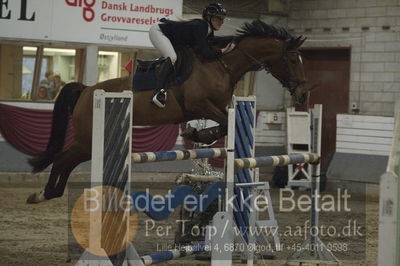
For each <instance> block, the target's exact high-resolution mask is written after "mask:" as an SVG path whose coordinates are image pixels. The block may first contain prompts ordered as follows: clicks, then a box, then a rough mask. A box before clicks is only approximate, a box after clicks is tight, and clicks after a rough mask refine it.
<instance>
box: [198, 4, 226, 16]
mask: <svg viewBox="0 0 400 266" xmlns="http://www.w3.org/2000/svg"><path fill="white" fill-rule="evenodd" d="M212 16H215V17H219V18H222V19H224V18H225V17H226V9H225V8H224V6H223V5H222V4H220V3H212V4H209V5H208V6H206V7H205V8H204V9H203V19H204V20H207V18H208V19H210V18H211V17H212Z"/></svg>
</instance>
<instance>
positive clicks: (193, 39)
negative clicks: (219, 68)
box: [149, 3, 234, 108]
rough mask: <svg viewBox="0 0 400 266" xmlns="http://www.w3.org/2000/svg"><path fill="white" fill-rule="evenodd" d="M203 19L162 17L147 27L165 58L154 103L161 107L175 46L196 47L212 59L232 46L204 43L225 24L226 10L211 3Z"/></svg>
mask: <svg viewBox="0 0 400 266" xmlns="http://www.w3.org/2000/svg"><path fill="white" fill-rule="evenodd" d="M202 17H203V19H193V20H189V21H172V20H167V19H165V18H163V19H161V23H159V24H156V25H153V26H152V27H151V28H150V31H149V35H150V41H151V43H152V44H153V45H154V47H155V48H157V50H158V51H159V52H160V53H161V55H162V56H163V57H165V58H166V60H165V61H164V62H163V63H162V65H161V66H160V69H159V76H158V81H157V88H156V89H157V92H156V94H155V95H154V97H153V102H154V103H155V104H156V105H157V106H158V107H160V108H164V107H165V102H166V100H167V93H166V89H165V85H166V80H167V77H168V75H169V74H170V73H171V72H172V70H173V69H174V64H175V61H176V59H177V57H176V52H175V49H174V48H176V47H184V46H189V47H197V48H198V49H199V50H198V51H199V52H200V54H201V55H202V56H203V57H204V58H206V59H212V58H215V57H217V56H220V55H221V54H223V53H227V52H229V51H231V50H232V49H233V48H234V45H233V44H228V45H227V46H226V47H225V48H222V49H217V50H213V49H210V48H209V46H208V44H207V39H208V38H209V37H213V36H214V31H215V30H219V29H220V28H221V26H222V24H223V23H224V19H225V17H226V10H225V8H224V7H223V6H222V4H220V3H213V4H209V5H208V6H206V7H205V8H204V10H203V16H202Z"/></svg>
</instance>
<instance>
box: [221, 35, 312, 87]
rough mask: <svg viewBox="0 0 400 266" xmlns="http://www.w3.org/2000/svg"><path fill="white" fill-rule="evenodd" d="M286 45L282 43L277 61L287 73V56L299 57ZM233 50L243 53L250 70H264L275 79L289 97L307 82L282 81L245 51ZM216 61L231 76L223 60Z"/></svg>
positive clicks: (264, 64) (295, 51)
mask: <svg viewBox="0 0 400 266" xmlns="http://www.w3.org/2000/svg"><path fill="white" fill-rule="evenodd" d="M287 45H288V44H287V42H284V46H283V51H282V55H281V56H280V58H279V60H283V63H284V66H285V72H286V73H289V63H288V54H290V53H296V54H298V55H299V56H300V52H299V51H297V50H288V49H287ZM235 49H236V50H238V51H240V52H241V53H243V54H244V55H245V56H246V58H247V59H248V60H249V61H250V63H251V64H252V67H251V69H252V70H255V71H260V70H263V69H264V70H265V71H266V72H267V73H270V74H271V75H272V76H273V77H275V78H276V79H277V80H279V82H280V83H281V84H282V86H283V87H286V88H287V89H288V90H289V92H290V95H293V94H294V93H295V91H296V88H297V87H298V86H299V85H301V84H303V83H306V82H307V81H306V80H293V79H291V78H289V80H284V79H282V78H281V77H279V76H276V75H274V74H273V73H272V72H271V70H270V66H268V65H267V64H266V63H263V62H261V61H260V60H258V59H257V58H255V57H254V56H252V55H251V54H250V53H248V52H247V51H245V50H243V49H241V48H240V47H239V46H236V47H235ZM218 61H219V62H220V63H221V65H222V66H223V68H224V69H225V71H226V72H228V73H229V74H232V69H230V68H229V66H228V64H227V63H226V62H225V61H224V60H223V58H222V57H219V58H218ZM289 74H290V73H289ZM289 76H290V75H289Z"/></svg>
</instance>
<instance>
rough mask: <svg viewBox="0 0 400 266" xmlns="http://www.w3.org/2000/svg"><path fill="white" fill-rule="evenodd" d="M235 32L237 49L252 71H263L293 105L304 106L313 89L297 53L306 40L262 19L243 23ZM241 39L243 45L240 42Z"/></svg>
mask: <svg viewBox="0 0 400 266" xmlns="http://www.w3.org/2000/svg"><path fill="white" fill-rule="evenodd" d="M238 33H239V34H240V35H238V36H237V39H236V40H237V43H238V44H240V45H238V47H237V48H238V50H240V51H241V52H242V53H244V54H245V55H246V57H247V61H251V64H252V69H251V70H260V69H262V68H264V69H265V70H266V71H267V72H269V73H271V74H272V75H273V76H274V77H275V78H276V79H278V80H279V81H280V83H281V84H282V86H283V87H285V88H287V89H288V90H289V92H290V94H291V95H292V96H293V99H294V101H295V102H296V103H299V104H305V103H306V102H307V99H308V95H309V91H310V90H311V89H313V88H312V87H311V86H309V85H308V82H307V79H306V77H305V74H304V66H303V62H302V59H301V55H300V52H299V47H300V46H301V45H302V44H303V43H304V41H305V40H306V38H303V36H300V37H297V38H294V37H292V36H291V35H290V34H289V33H288V32H287V31H286V30H285V29H284V28H280V27H275V26H272V25H269V24H266V23H265V22H263V21H261V20H255V21H253V22H251V23H245V24H244V26H242V28H241V29H240V30H238ZM247 37H250V38H247ZM241 40H243V43H239V42H241ZM245 40H246V41H245Z"/></svg>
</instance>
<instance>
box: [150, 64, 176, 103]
mask: <svg viewBox="0 0 400 266" xmlns="http://www.w3.org/2000/svg"><path fill="white" fill-rule="evenodd" d="M173 69H174V65H173V64H172V61H171V58H169V57H167V59H165V61H164V62H162V64H161V66H160V67H159V69H158V73H157V74H158V75H157V88H156V90H157V92H156V94H155V95H154V97H153V102H154V103H155V105H157V106H158V107H160V108H164V107H165V102H166V100H167V90H166V89H165V85H166V83H167V78H168V76H169V74H171V72H172V70H173Z"/></svg>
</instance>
